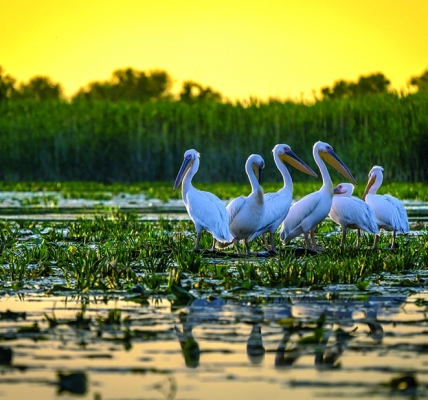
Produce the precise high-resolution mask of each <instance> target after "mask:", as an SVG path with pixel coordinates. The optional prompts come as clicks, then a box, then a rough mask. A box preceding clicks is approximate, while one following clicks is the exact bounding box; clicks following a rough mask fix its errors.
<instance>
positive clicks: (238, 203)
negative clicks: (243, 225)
mask: <svg viewBox="0 0 428 400" xmlns="http://www.w3.org/2000/svg"><path fill="white" fill-rule="evenodd" d="M245 199H246V198H245V196H239V197H236V198H235V199H233V200H232V201H231V202H230V203H229V204H228V205H227V206H226V210H227V212H228V214H229V223H231V222H232V221H233V220H234V219H235V217H236V215H237V214H238V213H239V211H241V209H242V207H243V206H244V204H245Z"/></svg>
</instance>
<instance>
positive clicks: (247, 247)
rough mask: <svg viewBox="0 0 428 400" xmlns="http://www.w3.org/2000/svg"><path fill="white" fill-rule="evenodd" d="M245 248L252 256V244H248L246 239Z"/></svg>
mask: <svg viewBox="0 0 428 400" xmlns="http://www.w3.org/2000/svg"><path fill="white" fill-rule="evenodd" d="M244 243H245V248H246V250H247V254H251V249H250V244H249V243H248V242H247V239H244Z"/></svg>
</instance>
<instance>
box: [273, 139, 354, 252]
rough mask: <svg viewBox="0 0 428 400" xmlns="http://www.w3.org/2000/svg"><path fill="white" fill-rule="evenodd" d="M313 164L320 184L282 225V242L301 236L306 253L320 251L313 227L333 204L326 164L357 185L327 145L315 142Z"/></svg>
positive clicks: (302, 200) (296, 204) (289, 214)
mask: <svg viewBox="0 0 428 400" xmlns="http://www.w3.org/2000/svg"><path fill="white" fill-rule="evenodd" d="M313 156H314V160H315V163H316V164H317V165H318V168H319V170H320V172H321V176H322V180H323V185H322V187H321V189H320V190H318V191H317V192H313V193H310V194H308V195H306V196H305V197H303V198H302V199H300V200H299V201H298V202H296V203H295V204H294V205H293V206H291V208H290V210H289V212H288V215H287V217H286V218H285V219H284V221H283V222H282V228H281V233H280V236H281V239H282V240H283V241H284V243H288V242H289V241H290V240H291V239H294V238H295V237H297V236H299V235H301V234H302V233H303V235H304V237H305V243H306V248H307V249H308V250H315V251H318V250H321V249H320V248H318V246H317V244H316V240H315V227H316V226H317V225H318V224H319V223H320V222H321V221H323V220H324V219H325V218H326V217H327V215H328V213H329V212H330V208H331V204H332V202H333V182H332V181H331V178H330V174H329V173H328V169H327V166H326V165H325V162H324V161H326V162H328V163H329V164H330V165H331V166H332V167H333V168H335V169H336V170H337V171H338V172H340V173H341V174H342V175H343V176H345V177H346V178H348V179H349V180H350V181H351V182H353V183H355V184H357V182H356V181H355V179H354V177H353V176H352V174H351V172H350V171H349V169H348V167H347V166H346V165H345V164H344V163H343V161H342V160H341V159H340V158H339V157H338V156H337V154H336V153H335V152H334V151H333V147H331V146H330V145H329V144H328V143H324V142H316V143H315V144H314V147H313ZM309 234H310V235H311V239H312V248H311V246H310V244H309Z"/></svg>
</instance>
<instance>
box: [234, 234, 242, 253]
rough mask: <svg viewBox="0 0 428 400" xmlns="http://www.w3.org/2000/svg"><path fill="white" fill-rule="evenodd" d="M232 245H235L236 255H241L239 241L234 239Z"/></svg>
mask: <svg viewBox="0 0 428 400" xmlns="http://www.w3.org/2000/svg"><path fill="white" fill-rule="evenodd" d="M233 244H234V245H235V247H236V252H237V253H238V254H241V251H240V250H239V240H238V239H236V238H234V239H233Z"/></svg>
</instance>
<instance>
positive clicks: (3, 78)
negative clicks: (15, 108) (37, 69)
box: [0, 65, 16, 101]
mask: <svg viewBox="0 0 428 400" xmlns="http://www.w3.org/2000/svg"><path fill="white" fill-rule="evenodd" d="M15 84H16V79H15V78H13V77H12V76H10V75H6V74H5V70H4V68H3V67H2V66H1V65H0V101H1V100H6V99H8V98H11V97H12V96H13V95H14V93H15V91H16V89H15Z"/></svg>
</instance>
